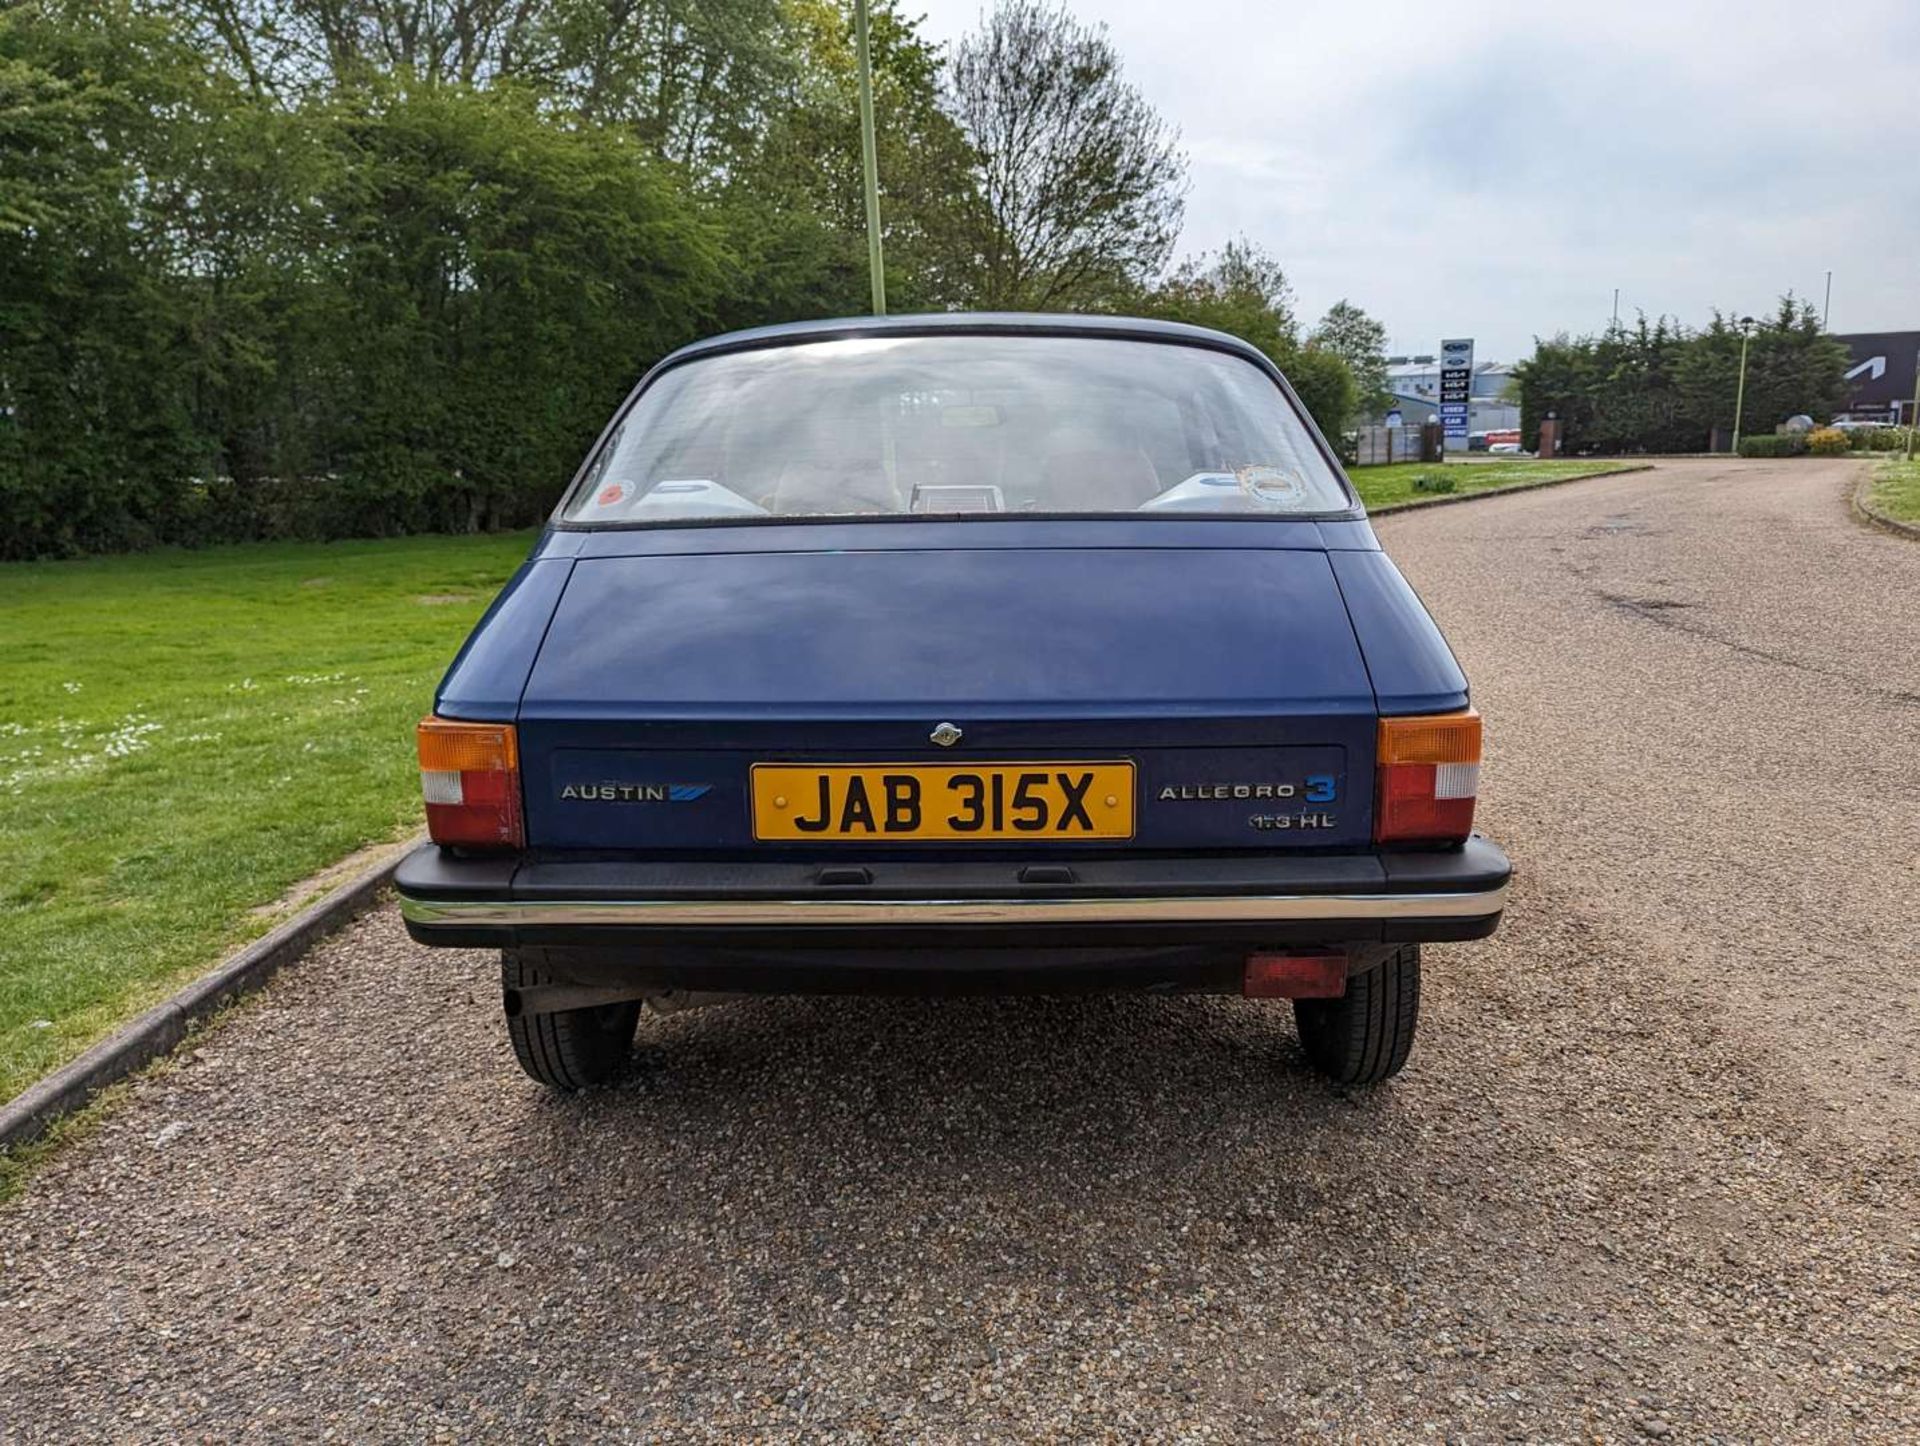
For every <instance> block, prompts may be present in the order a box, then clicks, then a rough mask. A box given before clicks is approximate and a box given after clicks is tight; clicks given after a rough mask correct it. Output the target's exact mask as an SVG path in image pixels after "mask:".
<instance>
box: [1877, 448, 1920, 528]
mask: <svg viewBox="0 0 1920 1446" xmlns="http://www.w3.org/2000/svg"><path fill="white" fill-rule="evenodd" d="M1867 498H1868V500H1869V501H1870V502H1872V503H1873V505H1874V506H1875V507H1877V508H1879V509H1880V510H1881V511H1882V512H1884V513H1886V514H1887V516H1889V517H1897V518H1899V519H1900V520H1901V521H1902V522H1920V457H1916V458H1914V459H1913V461H1911V462H1889V463H1887V465H1886V466H1884V467H1882V468H1881V469H1880V470H1879V472H1878V473H1876V474H1875V476H1874V483H1873V491H1871V492H1870V493H1868V494H1867Z"/></svg>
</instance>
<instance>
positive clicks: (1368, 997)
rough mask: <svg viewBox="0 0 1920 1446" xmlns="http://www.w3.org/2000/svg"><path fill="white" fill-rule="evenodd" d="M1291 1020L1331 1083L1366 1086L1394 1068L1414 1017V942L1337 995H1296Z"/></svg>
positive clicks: (1402, 1059) (1408, 1046)
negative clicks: (1312, 996) (1342, 993)
mask: <svg viewBox="0 0 1920 1446" xmlns="http://www.w3.org/2000/svg"><path fill="white" fill-rule="evenodd" d="M1293 1019H1294V1024H1295V1026H1296V1027H1297V1028H1298V1029H1299V1031H1300V1043H1301V1045H1302V1046H1303V1047H1304V1048H1305V1050H1306V1052H1307V1059H1308V1061H1309V1062H1310V1063H1311V1064H1312V1065H1313V1067H1314V1068H1315V1069H1317V1070H1319V1071H1320V1073H1321V1074H1323V1075H1325V1076H1326V1077H1327V1078H1328V1079H1330V1080H1332V1081H1333V1082H1334V1083H1335V1084H1343V1085H1371V1084H1379V1083H1380V1081H1382V1080H1384V1079H1391V1078H1392V1077H1393V1076H1394V1075H1396V1074H1398V1073H1400V1069H1401V1067H1402V1066H1403V1065H1405V1064H1406V1062H1407V1055H1408V1054H1409V1052H1411V1051H1412V1049H1413V1031H1414V1026H1415V1025H1416V1024H1418V1023H1419V1020H1420V946H1419V945H1418V944H1404V945H1402V946H1401V947H1400V948H1398V949H1396V950H1395V951H1394V952H1393V953H1392V954H1389V955H1388V956H1387V958H1386V960H1385V962H1384V963H1382V964H1380V965H1379V966H1378V967H1377V968H1373V969H1369V970H1368V971H1367V972H1366V973H1365V974H1358V975H1355V976H1354V977H1353V978H1352V979H1350V980H1348V981H1347V992H1346V994H1345V995H1343V996H1342V997H1341V998H1339V999H1296V1000H1294V1001H1293Z"/></svg>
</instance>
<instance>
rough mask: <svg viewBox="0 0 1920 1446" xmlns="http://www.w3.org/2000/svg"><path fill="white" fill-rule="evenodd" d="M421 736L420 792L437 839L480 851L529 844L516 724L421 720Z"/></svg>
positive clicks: (438, 841)
mask: <svg viewBox="0 0 1920 1446" xmlns="http://www.w3.org/2000/svg"><path fill="white" fill-rule="evenodd" d="M418 736H419V741H420V791H421V793H422V794H423V795H424V796H425V798H426V801H427V832H428V834H429V835H431V836H432V838H433V841H434V842H435V843H437V844H453V845H456V846H458V847H461V848H480V849H486V848H493V849H500V848H514V849H517V848H519V847H520V846H521V845H522V844H524V843H525V842H526V831H525V829H524V828H523V827H522V824H521V818H520V748H519V742H518V740H517V738H516V737H515V736H514V731H513V725H512V724H511V723H455V722H452V721H450V720H448V719H445V718H422V719H421V720H420V727H419V729H418Z"/></svg>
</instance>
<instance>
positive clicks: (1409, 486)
mask: <svg viewBox="0 0 1920 1446" xmlns="http://www.w3.org/2000/svg"><path fill="white" fill-rule="evenodd" d="M1636 465H1638V464H1636V463H1633V462H1618V461H1615V462H1596V461H1570V462H1535V461H1530V460H1529V459H1527V458H1525V457H1519V458H1515V459H1514V460H1513V461H1511V462H1447V463H1444V464H1442V463H1435V462H1393V463H1389V464H1388V465H1387V466H1384V467H1353V468H1350V469H1349V470H1348V472H1347V475H1348V476H1349V477H1351V478H1353V485H1354V486H1355V487H1356V488H1358V489H1359V491H1360V500H1361V501H1362V502H1364V503H1366V504H1367V506H1369V507H1384V506H1386V505H1387V504H1388V503H1393V502H1421V501H1425V500H1427V499H1428V498H1430V497H1432V496H1435V495H1442V496H1459V495H1460V494H1462V493H1471V492H1487V491H1490V490H1492V489H1493V488H1495V487H1518V486H1520V485H1521V484H1522V483H1526V482H1552V481H1555V480H1557V479H1559V478H1561V477H1585V476H1590V475H1591V474H1593V473H1595V472H1618V471H1621V470H1622V469H1624V468H1627V467H1632V466H1636ZM1425 472H1434V473H1444V474H1445V475H1446V476H1447V477H1449V478H1451V479H1452V480H1453V483H1454V490H1453V492H1452V493H1443V494H1434V493H1430V492H1422V491H1420V490H1419V489H1417V488H1416V487H1415V486H1414V485H1413V479H1414V478H1416V477H1418V476H1420V475H1421V474H1422V473H1425Z"/></svg>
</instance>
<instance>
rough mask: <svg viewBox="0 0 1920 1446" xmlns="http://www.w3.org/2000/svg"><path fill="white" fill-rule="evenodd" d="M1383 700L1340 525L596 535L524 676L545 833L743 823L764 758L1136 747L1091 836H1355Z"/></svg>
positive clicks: (691, 837)
mask: <svg viewBox="0 0 1920 1446" xmlns="http://www.w3.org/2000/svg"><path fill="white" fill-rule="evenodd" d="M1374 720H1375V706H1374V697H1373V691H1372V687H1371V684H1370V682H1369V678H1368V673H1367V669H1366V666H1365V664H1364V662H1363V660H1362V658H1361V655H1360V651H1359V647H1358V645H1357V643H1356V642H1355V639H1354V634H1353V629H1352V626H1351V624H1350V623H1349V621H1348V617H1347V612H1346V607H1345V604H1344V603H1343V601H1342V598H1341V594H1340V589H1339V586H1338V584H1337V582H1336V580H1335V578H1334V574H1333V571H1332V569H1331V567H1330V566H1329V563H1328V559H1327V555H1326V554H1325V553H1324V552H1322V551H1319V550H1314V549H1298V548H1288V549H1281V548H1273V549H1267V548H1247V547H1235V548H1219V549H1210V548H1209V549H1197V548H1193V547H1167V548H1161V547H1055V548H1023V549H1009V548H982V549H970V548H961V547H955V548H943V549H938V550H928V549H900V548H894V549H886V550H875V551H831V552H829V551H792V552H785V551H767V550H755V551H741V552H737V553H706V554H703V555H694V556H674V555H655V556H618V557H587V558H582V559H580V560H579V561H578V562H577V563H576V564H575V567H574V572H573V576H572V578H571V580H570V581H569V583H568V586H567V588H566V592H565V594H564V596H563V597H562V598H561V600H560V604H559V606H558V608H557V610H556V611H555V614H554V617H553V621H552V625H551V627H550V628H549V629H548V631H547V636H546V640H545V642H544V644H543V645H542V647H541V650H540V653H539V656H538V658H537V660H536V661H535V663H534V666H533V669H532V673H531V676H530V677H529V679H528V682H527V687H526V691H525V695H524V697H523V699H522V702H521V709H520V723H521V727H520V733H521V760H522V762H521V767H522V770H523V780H524V787H525V790H526V804H527V822H528V841H529V843H530V844H531V845H532V846H534V847H535V848H556V849H621V850H628V849H638V850H665V851H676V852H684V851H687V850H690V849H692V850H701V849H712V850H735V849H740V848H744V847H750V846H752V845H753V827H752V819H751V813H750V809H749V806H748V801H747V800H748V770H749V769H750V767H751V766H752V764H754V763H756V762H770V761H782V760H786V761H840V762H859V761H881V762H890V763H920V764H929V765H940V766H946V765H953V766H965V765H981V764H987V763H991V762H994V761H998V760H1105V759H1126V760H1130V761H1132V762H1133V763H1134V765H1135V770H1136V774H1135V776H1136V780H1137V786H1136V798H1137V801H1138V805H1137V817H1136V828H1135V831H1134V835H1133V837H1132V838H1131V839H1129V840H1126V841H1125V842H1124V844H1118V843H1111V842H1109V843H1105V844H1099V845H1095V844H1079V845H1073V846H1075V847H1081V848H1094V847H1105V848H1114V847H1122V846H1125V847H1131V848H1156V847H1164V848H1193V847H1217V848H1260V849H1273V848H1293V847H1320V848H1327V847H1352V846H1355V845H1358V844H1364V843H1366V842H1367V840H1368V838H1369V837H1370V832H1371V797H1370V794H1371V783H1372V764H1373V746H1374ZM940 722H951V723H953V724H955V725H956V726H957V727H959V729H960V730H961V734H962V736H961V740H960V741H959V742H958V743H957V744H956V745H955V746H953V747H951V748H941V747H938V746H936V745H935V744H934V743H933V742H932V741H931V738H930V733H931V730H932V729H933V727H934V725H936V724H938V723H940ZM1308 778H1313V779H1316V780H1327V781H1325V782H1316V783H1315V784H1314V785H1312V793H1311V802H1309V794H1308V786H1307V784H1306V782H1305V780H1307V779H1308ZM603 785H605V786H606V787H604V788H603ZM1303 816H1304V817H1308V818H1309V819H1310V822H1309V823H1308V824H1307V825H1306V826H1301V825H1300V823H1299V820H1300V818H1302V817H1303ZM1281 818H1286V819H1289V820H1291V822H1289V823H1286V824H1279V823H1276V822H1275V820H1277V819H1281ZM1037 846H1041V845H1039V844H1023V845H1022V848H1023V849H1024V848H1032V847H1037ZM833 847H836V848H840V849H843V850H845V849H850V848H853V847H855V845H854V844H850V843H839V844H835V845H833ZM982 847H985V845H971V846H969V848H970V849H972V850H977V849H979V848H982Z"/></svg>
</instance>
